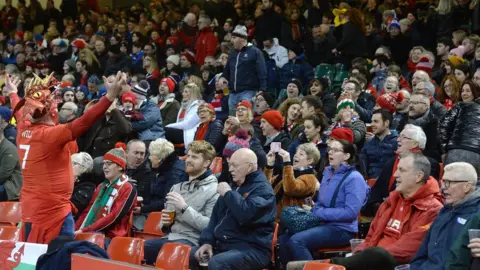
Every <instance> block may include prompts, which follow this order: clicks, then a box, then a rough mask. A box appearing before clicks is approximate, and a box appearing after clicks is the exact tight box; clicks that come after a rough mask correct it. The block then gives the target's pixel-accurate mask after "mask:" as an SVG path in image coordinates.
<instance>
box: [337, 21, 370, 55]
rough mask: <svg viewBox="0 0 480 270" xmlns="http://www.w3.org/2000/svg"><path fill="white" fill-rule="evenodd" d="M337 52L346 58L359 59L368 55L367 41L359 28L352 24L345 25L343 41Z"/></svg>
mask: <svg viewBox="0 0 480 270" xmlns="http://www.w3.org/2000/svg"><path fill="white" fill-rule="evenodd" d="M337 50H338V51H339V52H341V53H342V54H343V55H345V56H350V57H358V56H365V55H367V52H368V50H367V40H366V38H365V34H363V33H362V31H361V30H360V29H358V27H357V26H355V25H354V24H353V23H351V22H347V23H345V24H344V25H343V33H342V40H341V41H340V44H338V46H337Z"/></svg>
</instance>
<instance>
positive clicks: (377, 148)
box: [360, 133, 398, 178]
mask: <svg viewBox="0 0 480 270" xmlns="http://www.w3.org/2000/svg"><path fill="white" fill-rule="evenodd" d="M397 137H398V136H397V135H396V134H393V133H391V134H389V135H387V136H385V138H383V140H382V141H380V140H379V138H378V137H377V136H375V137H373V139H371V140H370V141H369V142H368V143H366V144H365V146H363V149H362V151H361V152H360V162H362V165H364V166H365V168H367V173H368V177H369V178H377V177H378V175H379V174H380V172H381V171H382V168H383V165H385V162H387V161H389V160H390V159H391V158H392V157H393V156H395V151H396V150H397Z"/></svg>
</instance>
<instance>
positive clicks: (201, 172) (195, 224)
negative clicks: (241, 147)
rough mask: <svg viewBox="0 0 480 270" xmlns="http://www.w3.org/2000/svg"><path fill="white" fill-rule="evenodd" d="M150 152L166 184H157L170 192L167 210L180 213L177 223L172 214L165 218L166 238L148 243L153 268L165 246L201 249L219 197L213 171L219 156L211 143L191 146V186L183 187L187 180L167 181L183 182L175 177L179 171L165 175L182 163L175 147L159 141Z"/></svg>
mask: <svg viewBox="0 0 480 270" xmlns="http://www.w3.org/2000/svg"><path fill="white" fill-rule="evenodd" d="M149 150H150V153H152V155H151V156H150V161H151V162H152V167H154V168H156V169H158V170H159V173H160V174H162V177H163V178H164V179H159V180H163V181H157V182H156V185H157V186H162V185H163V187H164V190H163V192H165V193H167V192H168V194H166V197H165V199H164V200H162V201H163V202H165V209H167V210H175V212H176V215H175V220H170V216H169V215H168V214H162V219H161V221H160V222H161V224H160V225H159V226H163V227H162V230H164V231H166V232H168V233H167V234H166V235H165V236H164V237H162V238H161V239H153V240H149V241H147V242H145V259H146V260H147V263H149V264H153V263H154V262H155V260H156V259H157V255H158V252H160V250H161V249H162V246H163V245H164V244H165V243H168V242H177V243H182V244H187V245H190V246H194V245H198V239H199V238H200V234H201V233H202V230H204V229H205V228H206V227H207V225H208V224H209V221H210V216H211V215H212V210H213V207H214V205H215V203H216V202H217V199H218V193H217V177H215V175H214V174H212V172H211V171H210V170H209V167H210V164H211V163H212V161H213V159H214V158H215V155H216V151H215V148H214V147H213V146H212V145H211V144H210V143H208V142H206V141H194V142H192V143H190V144H189V145H188V151H187V160H186V171H187V174H188V182H185V183H181V181H183V180H185V179H167V177H170V178H172V177H176V178H181V177H180V176H181V175H179V174H178V172H177V175H175V168H174V169H173V170H171V171H170V172H168V173H165V172H167V171H168V170H169V168H168V167H167V166H175V165H176V164H178V163H179V162H177V161H176V160H178V159H177V156H176V155H175V154H174V147H173V144H171V143H170V142H169V141H167V140H165V139H157V140H155V141H153V142H152V143H151V144H150V147H149ZM164 151H165V152H167V153H168V152H170V153H173V155H171V154H169V155H168V156H167V157H165V156H164V155H163V153H162V152H164ZM162 156H163V158H161V157H162ZM160 158H161V159H160ZM182 163H183V162H182ZM180 164H181V163H180ZM162 182H168V183H167V184H163V183H162ZM171 182H172V183H175V182H176V184H175V185H173V187H172V186H167V185H169V184H170V183H171ZM159 191H160V190H159ZM160 192H162V191H160ZM158 210H160V209H158ZM174 221H175V222H174ZM172 223H173V225H171V224H172Z"/></svg>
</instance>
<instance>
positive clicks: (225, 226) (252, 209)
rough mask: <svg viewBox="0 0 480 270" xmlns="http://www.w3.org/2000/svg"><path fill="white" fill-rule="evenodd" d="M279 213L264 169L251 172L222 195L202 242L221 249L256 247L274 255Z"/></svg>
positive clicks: (203, 234) (201, 239)
mask: <svg viewBox="0 0 480 270" xmlns="http://www.w3.org/2000/svg"><path fill="white" fill-rule="evenodd" d="M276 213H277V208H276V204H275V195H274V193H273V189H272V185H270V183H269V182H268V180H267V178H266V177H265V175H264V174H263V172H262V171H261V170H258V171H256V172H253V173H250V174H249V175H247V177H246V179H245V182H244V183H243V184H242V185H241V186H236V185H235V184H232V190H231V191H228V192H227V193H225V196H223V197H219V198H218V200H217V203H216V204H215V206H214V207H213V212H212V216H211V217H210V222H209V223H208V226H207V227H206V228H205V229H204V230H203V232H202V234H201V236H200V241H199V243H200V245H203V244H210V245H212V246H214V247H215V248H217V249H219V250H220V251H225V250H227V249H240V250H242V249H243V250H248V249H251V248H255V249H257V250H262V251H264V252H265V253H267V254H268V256H270V255H271V248H272V246H271V244H272V237H273V229H274V226H275V216H276Z"/></svg>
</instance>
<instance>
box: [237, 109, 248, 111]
mask: <svg viewBox="0 0 480 270" xmlns="http://www.w3.org/2000/svg"><path fill="white" fill-rule="evenodd" d="M247 110H248V109H247V108H237V112H246V111H247Z"/></svg>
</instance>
